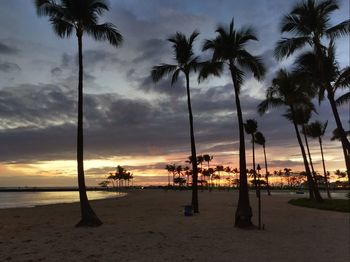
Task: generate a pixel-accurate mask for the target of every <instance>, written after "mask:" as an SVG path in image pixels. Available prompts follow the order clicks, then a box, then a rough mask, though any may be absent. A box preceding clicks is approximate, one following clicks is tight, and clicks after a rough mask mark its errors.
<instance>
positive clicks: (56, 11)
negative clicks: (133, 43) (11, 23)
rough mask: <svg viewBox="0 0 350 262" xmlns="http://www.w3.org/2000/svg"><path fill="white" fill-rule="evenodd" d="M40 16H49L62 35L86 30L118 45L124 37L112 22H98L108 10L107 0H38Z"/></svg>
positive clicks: (53, 25) (58, 32)
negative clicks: (58, 1)
mask: <svg viewBox="0 0 350 262" xmlns="http://www.w3.org/2000/svg"><path fill="white" fill-rule="evenodd" d="M35 4H36V7H37V13H38V15H39V16H49V17H50V22H51V24H52V27H53V30H54V31H55V32H56V34H57V35H59V36H60V37H69V36H71V34H72V33H73V31H74V30H76V33H77V35H78V34H80V35H82V34H83V32H86V33H87V34H88V35H90V36H92V37H93V38H94V39H95V40H98V41H106V40H107V41H108V42H109V43H110V44H111V45H113V46H115V47H118V46H119V45H120V44H121V42H122V40H123V37H122V36H121V34H120V33H119V32H118V30H117V28H116V27H115V26H114V25H113V24H111V23H103V24H98V17H99V16H100V15H102V14H103V12H104V11H108V5H107V4H106V1H105V0H84V1H76V0H61V4H57V2H56V1H54V0H36V1H35Z"/></svg>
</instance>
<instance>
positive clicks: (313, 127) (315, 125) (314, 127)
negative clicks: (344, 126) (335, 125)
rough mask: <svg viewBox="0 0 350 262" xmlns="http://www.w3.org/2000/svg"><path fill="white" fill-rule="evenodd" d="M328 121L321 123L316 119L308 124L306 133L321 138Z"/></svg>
mask: <svg viewBox="0 0 350 262" xmlns="http://www.w3.org/2000/svg"><path fill="white" fill-rule="evenodd" d="M327 125H328V121H326V122H325V123H321V122H320V121H315V122H312V123H310V124H309V125H307V126H306V130H305V131H306V134H307V135H308V136H310V137H313V138H319V137H322V136H323V135H324V133H325V132H326V128H327Z"/></svg>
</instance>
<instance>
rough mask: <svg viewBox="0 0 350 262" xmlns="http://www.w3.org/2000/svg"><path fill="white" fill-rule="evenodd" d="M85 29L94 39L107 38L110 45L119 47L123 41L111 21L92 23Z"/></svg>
mask: <svg viewBox="0 0 350 262" xmlns="http://www.w3.org/2000/svg"><path fill="white" fill-rule="evenodd" d="M85 29H86V31H87V32H88V34H90V35H92V36H93V37H94V38H95V39H96V40H98V41H105V40H107V41H108V42H109V43H110V44H111V45H113V46H115V47H119V46H120V45H121V43H122V42H123V37H122V35H121V34H120V33H119V31H118V30H117V28H116V27H115V26H114V25H113V24H111V23H104V24H100V25H96V24H93V25H91V26H89V27H87V28H85Z"/></svg>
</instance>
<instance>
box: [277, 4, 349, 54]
mask: <svg viewBox="0 0 350 262" xmlns="http://www.w3.org/2000/svg"><path fill="white" fill-rule="evenodd" d="M337 9H339V5H338V2H337V1H336V0H322V1H315V0H304V1H301V2H299V3H297V4H296V5H295V6H294V7H293V9H292V11H291V12H290V13H289V14H288V15H286V16H285V17H284V18H283V19H282V23H281V32H282V33H285V32H290V33H293V34H294V35H295V37H291V38H282V40H280V41H279V42H278V43H277V46H276V49H275V56H276V57H277V58H283V57H288V56H290V55H291V54H293V53H294V52H295V51H296V50H297V49H300V48H302V47H303V46H305V45H310V46H313V45H314V47H315V49H322V45H321V40H322V38H323V37H327V38H335V37H339V36H343V35H347V34H349V33H350V20H346V21H343V22H341V23H339V24H337V25H335V26H331V25H330V22H329V21H330V15H331V13H332V12H334V11H335V10H337Z"/></svg>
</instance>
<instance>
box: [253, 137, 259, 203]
mask: <svg viewBox="0 0 350 262" xmlns="http://www.w3.org/2000/svg"><path fill="white" fill-rule="evenodd" d="M252 145H253V177H254V187H255V193H256V197H259V193H258V184H257V182H256V171H255V143H254V134H252Z"/></svg>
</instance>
